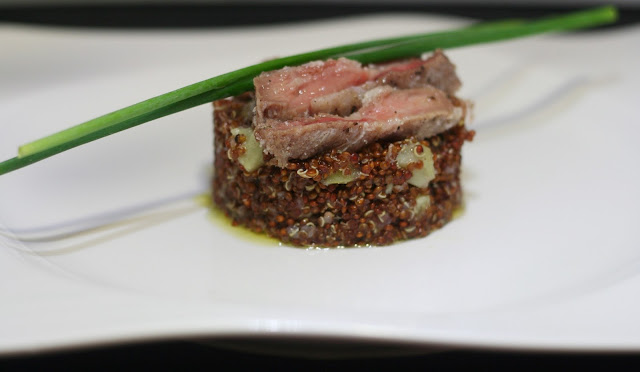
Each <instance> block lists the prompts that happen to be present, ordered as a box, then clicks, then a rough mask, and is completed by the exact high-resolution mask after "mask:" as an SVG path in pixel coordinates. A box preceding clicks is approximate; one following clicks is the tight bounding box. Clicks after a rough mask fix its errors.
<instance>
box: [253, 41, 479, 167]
mask: <svg viewBox="0 0 640 372" xmlns="http://www.w3.org/2000/svg"><path fill="white" fill-rule="evenodd" d="M254 84H255V88H256V113H255V117H254V123H253V125H254V131H255V136H256V139H258V141H259V142H260V144H261V145H262V147H263V149H264V150H265V152H267V153H270V154H273V155H274V158H275V160H276V162H277V164H278V165H279V166H281V167H283V166H285V164H286V163H287V161H288V160H290V159H306V158H309V157H312V156H314V155H316V154H318V153H320V152H323V151H326V150H330V149H338V150H348V151H355V150H358V149H360V148H362V147H363V146H365V145H367V144H369V143H371V142H375V141H378V140H383V139H385V140H386V139H389V140H395V139H400V138H404V137H409V136H416V137H419V138H427V137H430V136H433V135H435V134H438V133H440V132H443V131H445V130H447V129H449V128H451V127H452V126H454V125H456V124H457V123H459V122H460V121H462V120H463V119H464V116H465V114H466V111H467V105H466V103H465V102H462V101H460V100H458V99H457V98H455V97H454V96H453V94H454V92H455V91H456V90H457V89H458V88H459V87H460V80H459V79H458V77H457V76H456V74H455V66H454V65H453V64H451V62H450V61H449V59H448V58H447V57H446V56H445V55H444V54H442V52H440V51H436V52H435V53H434V54H433V55H432V56H431V57H429V58H427V59H426V60H422V59H417V58H414V59H409V60H404V61H395V62H391V63H386V64H382V65H375V66H368V67H362V66H361V65H360V64H359V63H358V62H354V61H351V60H348V59H344V58H340V59H338V60H329V61H326V62H311V63H307V64H305V65H302V66H298V67H285V68H283V69H281V70H277V71H270V72H266V73H263V74H261V75H260V76H258V77H256V78H255V79H254Z"/></svg>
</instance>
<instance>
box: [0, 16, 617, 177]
mask: <svg viewBox="0 0 640 372" xmlns="http://www.w3.org/2000/svg"><path fill="white" fill-rule="evenodd" d="M616 18H617V11H616V9H615V8H614V7H610V6H607V7H600V8H595V9H590V10H586V11H580V12H574V13H569V14H566V15H560V16H555V17H548V18H543V19H539V20H534V21H529V22H526V21H520V20H507V21H498V22H488V23H482V24H478V25H473V26H471V27H464V28H461V29H456V30H449V31H442V32H435V33H429V34H418V35H409V36H402V37H395V38H386V39H380V40H373V41H367V42H361V43H355V44H349V45H344V46H339V47H333V48H327V49H321V50H318V51H313V52H308V53H302V54H297V55H293V56H289V57H284V58H279V59H274V60H270V61H267V62H263V63H259V64H256V65H252V66H249V67H245V68H242V69H239V70H236V71H232V72H229V73H226V74H223V75H219V76H216V77H213V78H211V79H207V80H204V81H201V82H198V83H195V84H191V85H188V86H186V87H184V88H180V89H178V90H175V91H172V92H169V93H165V94H162V95H160V96H157V97H154V98H151V99H148V100H146V101H142V102H139V103H136V104H134V105H131V106H128V107H125V108H123V109H120V110H117V111H114V112H112V113H109V114H106V115H103V116H100V117H98V118H95V119H92V120H89V121H87V122H84V123H82V124H79V125H76V126H74V127H71V128H68V129H65V130H63V131H61V132H58V133H54V134H52V135H50V136H47V137H44V138H41V139H38V140H36V141H33V142H30V143H27V144H25V145H22V146H20V148H19V149H18V156H17V157H15V158H12V159H9V160H6V161H4V162H2V163H0V175H2V174H5V173H8V172H11V171H13V170H16V169H19V168H22V167H24V166H27V165H29V164H32V163H35V162H37V161H40V160H43V159H46V158H48V157H50V156H53V155H55V154H58V153H60V152H63V151H66V150H69V149H72V148H74V147H77V146H80V145H83V144H86V143H88V142H91V141H95V140H97V139H100V138H102V137H105V136H108V135H111V134H114V133H117V132H120V131H123V130H125V129H129V128H131V127H134V126H136V125H140V124H143V123H146V122H149V121H152V120H154V119H157V118H161V117H163V116H167V115H170V114H173V113H176V112H179V111H183V110H186V109H189V108H191V107H195V106H198V105H201V104H204V103H208V102H211V101H214V100H217V99H221V98H225V97H229V96H233V95H237V94H240V93H242V92H246V91H249V90H251V89H253V78H254V77H255V76H257V75H259V74H260V73H262V72H264V71H270V70H275V69H279V68H282V67H284V66H294V65H300V64H303V63H306V62H309V61H313V60H321V59H329V58H338V57H347V58H350V59H354V60H357V61H359V62H362V63H373V62H381V61H386V60H391V59H396V58H405V57H411V56H417V55H420V54H422V53H425V52H429V51H433V50H435V49H438V48H441V49H449V48H455V47H461V46H466V45H472V44H479V43H489V42H496V41H502V40H507V39H513V38H519V37H524V36H531V35H536V34H541V33H546V32H553V31H564V30H574V29H580V28H587V27H593V26H597V25H602V24H606V23H611V22H614V21H615V20H616Z"/></svg>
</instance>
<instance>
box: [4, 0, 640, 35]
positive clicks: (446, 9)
mask: <svg viewBox="0 0 640 372" xmlns="http://www.w3.org/2000/svg"><path fill="white" fill-rule="evenodd" d="M584 8H585V7H584V6H582V7H575V6H555V7H542V6H515V7H513V6H511V7H505V6H499V5H421V4H400V5H393V4H384V5H357V4H356V5H354V4H332V5H331V6H326V5H321V4H301V3H297V4H289V5H269V4H253V5H248V4H242V5H234V4H218V5H215V4H202V5H179V4H172V5H171V4H167V5H162V4H152V5H135V4H133V5H93V6H92V5H83V6H32V7H26V6H18V7H16V6H14V7H6V6H5V7H2V6H0V22H11V23H23V24H40V25H55V26H75V27H99V28H163V29H165V28H210V27H232V26H233V27H238V26H247V25H266V24H274V23H283V22H301V21H310V20H319V19H330V18H336V17H343V16H353V15H367V14H391V13H405V14H406V13H416V14H420V13H422V14H439V15H453V16H463V17H471V18H476V19H483V20H494V19H501V18H533V17H540V16H545V15H549V14H553V13H562V12H568V11H574V10H578V9H584ZM639 20H640V7H621V8H620V20H619V22H618V23H617V24H616V26H622V25H628V24H632V23H637V22H638V21H639ZM604 27H614V26H604Z"/></svg>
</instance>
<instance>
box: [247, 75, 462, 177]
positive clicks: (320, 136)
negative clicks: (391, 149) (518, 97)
mask: <svg viewBox="0 0 640 372" xmlns="http://www.w3.org/2000/svg"><path fill="white" fill-rule="evenodd" d="M364 101H365V103H364V105H363V107H362V108H361V109H360V110H359V111H357V112H355V113H353V114H352V115H349V116H347V117H341V116H338V115H327V114H323V115H318V116H315V117H304V118H298V119H295V120H288V121H280V120H274V119H267V120H266V121H264V122H263V123H261V124H257V125H256V127H255V135H256V138H258V139H259V140H260V142H261V144H262V146H263V147H264V149H265V151H266V152H267V153H270V154H273V156H274V158H275V160H276V162H277V164H278V165H279V166H284V165H285V164H286V163H287V161H288V160H289V159H306V158H309V157H312V156H314V155H316V154H318V153H321V152H324V151H327V150H331V149H337V150H342V151H357V150H359V149H360V148H362V147H364V146H366V145H367V144H369V143H373V142H376V141H378V140H380V139H390V140H393V139H401V138H406V137H409V136H415V137H418V138H427V137H430V136H432V135H434V134H437V133H440V132H443V131H445V130H447V129H449V128H451V127H453V126H454V125H456V124H458V123H459V122H460V121H461V120H462V119H463V118H464V115H465V106H464V104H463V103H462V102H461V101H456V102H455V103H454V102H453V101H452V100H450V99H449V98H448V96H447V95H446V93H444V92H443V91H441V90H439V89H436V88H434V87H425V88H414V89H405V90H397V89H393V88H391V87H388V86H383V87H378V88H375V89H373V90H371V91H369V92H368V94H367V95H366V96H365V98H364Z"/></svg>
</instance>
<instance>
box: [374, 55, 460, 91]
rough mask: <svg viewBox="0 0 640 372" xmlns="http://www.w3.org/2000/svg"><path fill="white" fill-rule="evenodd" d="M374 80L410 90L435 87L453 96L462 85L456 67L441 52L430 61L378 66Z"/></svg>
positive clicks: (415, 60) (431, 57)
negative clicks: (429, 86)
mask: <svg viewBox="0 0 640 372" xmlns="http://www.w3.org/2000/svg"><path fill="white" fill-rule="evenodd" d="M377 70H378V74H377V75H375V77H374V80H375V81H376V82H378V83H380V84H384V85H391V86H392V87H396V88H401V89H408V88H419V87H423V86H426V85H431V86H434V87H436V88H438V89H441V90H443V91H445V92H446V93H447V94H450V95H453V94H454V93H455V92H456V91H457V90H458V89H460V86H461V85H462V84H461V82H460V79H458V76H457V75H456V67H455V65H453V64H452V63H451V61H449V59H448V58H447V56H445V55H444V53H442V51H440V50H436V51H435V52H434V53H433V54H432V55H431V56H430V57H429V58H428V59H426V60H421V59H417V58H416V59H410V60H407V61H401V62H392V63H389V64H386V65H382V66H378V68H377Z"/></svg>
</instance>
